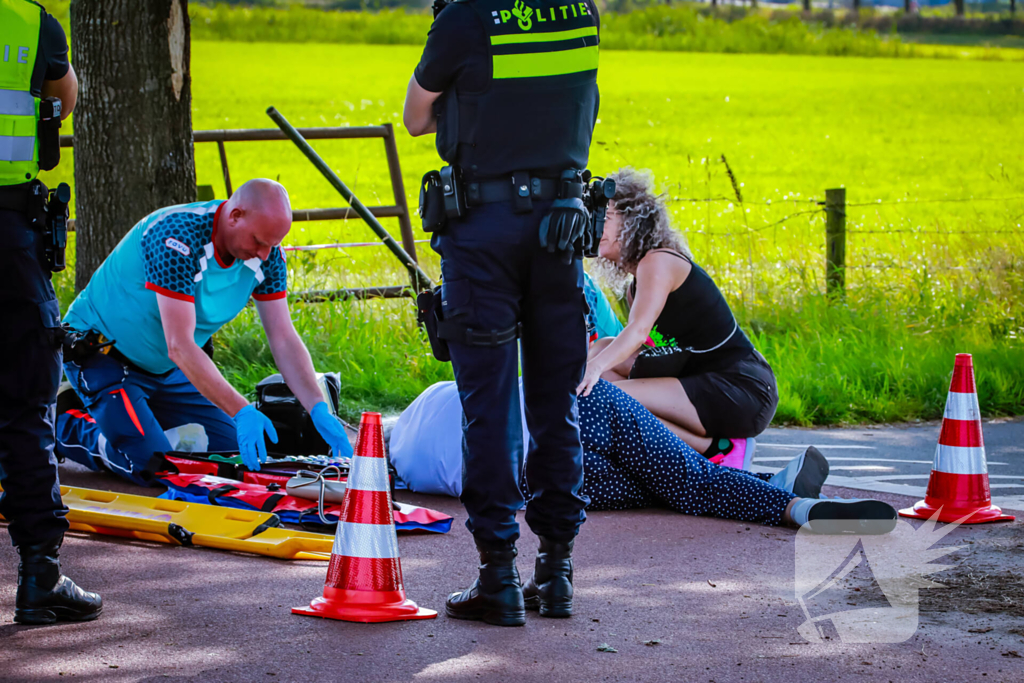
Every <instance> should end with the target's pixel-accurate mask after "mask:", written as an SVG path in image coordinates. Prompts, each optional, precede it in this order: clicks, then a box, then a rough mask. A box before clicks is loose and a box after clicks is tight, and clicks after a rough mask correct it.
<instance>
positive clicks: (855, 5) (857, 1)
mask: <svg viewBox="0 0 1024 683" xmlns="http://www.w3.org/2000/svg"><path fill="white" fill-rule="evenodd" d="M853 11H854V12H860V0H853Z"/></svg>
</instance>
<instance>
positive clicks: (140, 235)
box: [64, 200, 288, 374]
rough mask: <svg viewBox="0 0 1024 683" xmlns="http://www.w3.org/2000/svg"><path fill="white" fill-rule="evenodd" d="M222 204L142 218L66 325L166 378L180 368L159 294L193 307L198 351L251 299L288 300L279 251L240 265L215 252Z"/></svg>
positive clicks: (189, 206)
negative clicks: (171, 354)
mask: <svg viewBox="0 0 1024 683" xmlns="http://www.w3.org/2000/svg"><path fill="white" fill-rule="evenodd" d="M223 203H224V202H223V201H222V200H214V201H210V202H197V203H195V204H181V205H178V206H170V207H167V208H165V209H160V210H159V211H154V212H153V213H151V214H149V215H148V216H146V217H145V218H143V219H142V220H141V221H139V222H138V223H137V224H136V225H135V227H133V228H132V229H131V230H130V231H129V232H128V234H127V235H125V236H124V239H122V240H121V242H120V244H118V245H117V247H116V248H115V249H114V251H113V252H111V254H110V256H108V257H107V259H106V261H104V262H103V264H102V265H101V266H100V268H99V270H97V271H96V272H95V274H93V276H92V280H90V281H89V285H88V286H87V287H86V288H85V289H84V290H83V291H82V293H81V294H79V295H78V297H77V298H76V299H75V301H74V302H73V303H72V304H71V308H69V309H68V312H67V315H66V316H64V321H65V322H67V323H68V324H69V325H71V327H72V328H74V329H75V330H78V331H81V332H85V331H88V330H96V331H98V332H100V333H102V334H103V336H105V337H106V338H107V339H110V340H113V341H114V342H115V347H116V348H117V350H118V351H120V352H121V353H122V354H124V356H125V357H126V358H128V360H130V361H131V362H132V363H134V364H135V365H137V366H139V367H140V368H142V369H143V370H146V371H147V372H152V373H155V374H163V373H165V372H169V371H170V370H173V369H174V367H175V365H174V363H173V362H171V359H170V358H168V357H167V342H166V341H165V339H164V329H163V324H162V322H161V319H160V310H159V308H158V307H157V300H156V295H157V293H160V294H163V295H164V296H169V297H171V298H173V299H180V300H182V301H191V302H193V303H194V304H195V306H196V333H195V341H196V344H198V345H199V346H202V345H203V344H205V343H206V342H207V341H208V340H209V339H210V337H212V336H213V334H214V333H215V332H216V331H217V330H219V329H220V328H221V327H223V326H224V325H226V324H227V323H229V322H231V320H233V319H234V318H235V316H237V315H238V314H239V313H240V312H241V310H242V309H243V308H244V307H245V305H246V303H247V302H248V301H249V298H250V297H251V298H254V299H256V300H259V301H267V300H271V299H281V298H284V297H286V296H287V295H288V292H287V290H288V276H287V268H286V266H285V260H284V252H283V251H282V250H281V248H280V247H274V248H273V249H272V250H271V251H270V256H269V257H268V258H267V260H266V261H261V260H260V259H259V258H253V259H249V260H248V261H238V260H234V259H232V258H231V257H229V256H225V255H224V254H221V253H220V252H218V251H217V250H216V248H215V247H214V246H213V236H214V233H215V231H216V226H217V217H218V216H219V214H220V207H221V206H222V205H223Z"/></svg>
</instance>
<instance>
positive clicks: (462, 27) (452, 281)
mask: <svg viewBox="0 0 1024 683" xmlns="http://www.w3.org/2000/svg"><path fill="white" fill-rule="evenodd" d="M598 28H599V25H598V15H597V9H596V7H595V6H594V4H593V2H592V1H589V0H588V1H586V2H557V1H550V0H525V1H520V0H464V1H463V0H457V1H456V2H455V3H453V4H450V5H448V6H447V7H445V8H444V9H443V10H442V11H441V12H440V14H439V15H438V16H437V17H436V19H435V21H434V25H433V27H432V28H431V31H430V35H429V37H428V39H427V45H426V48H425V50H424V54H423V58H422V60H421V62H420V64H419V66H418V67H417V69H416V72H415V77H416V80H417V82H418V83H419V85H420V86H421V87H422V88H424V89H425V90H428V91H431V92H442V91H443V93H444V94H443V95H442V96H441V97H440V98H439V100H438V102H437V109H436V111H437V114H438V122H437V128H438V133H437V147H438V152H439V153H440V155H441V157H442V158H443V159H444V160H445V161H447V162H448V163H449V164H451V165H452V166H454V167H455V168H456V169H457V170H456V172H455V175H456V177H457V179H459V180H461V181H462V186H463V193H464V196H465V203H466V205H467V208H466V211H465V215H464V216H462V217H449V219H448V224H447V226H446V227H445V228H443V229H442V230H440V231H439V232H438V233H436V234H435V235H434V236H433V238H432V243H431V245H432V247H433V248H434V249H435V250H436V251H437V252H438V253H439V254H440V255H441V257H442V261H441V270H442V276H443V285H442V295H441V298H442V311H443V318H444V322H445V323H446V324H448V325H452V324H455V325H458V326H460V328H461V329H462V330H464V331H465V335H464V336H461V337H460V334H449V336H448V338H447V342H448V347H449V352H450V356H451V360H452V363H453V366H454V370H455V378H456V382H457V384H458V387H459V395H460V398H461V400H462V406H463V410H464V412H465V416H466V422H465V428H464V435H465V441H464V469H463V493H462V502H463V503H464V504H465V506H466V511H467V512H468V514H469V519H468V521H467V523H466V524H467V527H468V528H469V529H470V531H471V532H472V533H473V535H474V538H475V540H476V543H477V547H478V549H479V550H480V553H481V567H480V580H479V582H477V583H475V584H474V585H473V586H472V587H471V588H470V589H469V590H468V591H464V592H462V593H456V594H453V595H452V596H451V597H450V598H449V600H448V604H447V611H448V614H449V616H453V617H457V618H466V619H482V620H484V621H487V622H489V623H496V624H502V625H520V624H522V623H524V621H525V616H524V612H523V605H524V603H523V589H522V587H521V585H520V580H519V575H518V573H517V571H516V569H515V554H516V551H515V541H516V539H517V538H518V537H519V527H518V524H517V523H516V519H515V514H516V511H517V510H519V509H520V508H521V507H522V506H523V504H524V496H523V492H522V488H521V486H520V482H521V479H522V473H523V460H522V458H523V455H522V453H523V431H522V422H521V417H520V401H519V386H518V384H519V382H518V375H519V369H520V365H519V362H520V357H519V354H518V353H517V351H518V350H519V349H517V345H516V343H515V341H516V339H515V337H516V336H517V333H518V334H521V338H520V344H521V354H522V356H521V360H522V381H523V395H524V398H525V402H526V421H527V426H528V428H529V432H530V442H529V448H528V454H527V459H526V476H525V483H526V488H527V489H528V492H529V495H530V500H529V504H528V506H527V510H526V521H527V523H528V524H529V525H530V528H531V529H532V530H533V531H534V532H535V533H536V534H537V535H538V536H540V537H541V554H540V556H539V557H538V564H537V572H536V575H535V579H536V581H531V583H530V584H528V586H527V589H526V607H532V608H538V607H539V608H540V610H541V614H542V615H544V616H569V615H570V614H571V611H572V586H571V578H572V577H571V573H572V566H571V561H570V554H571V550H572V543H573V539H574V538H575V536H576V533H577V531H578V529H579V526H580V525H581V524H582V523H583V520H584V519H585V514H584V508H585V507H586V504H587V500H586V499H585V498H584V497H583V496H582V495H581V493H580V490H581V486H582V482H583V453H582V448H581V445H580V437H579V425H578V422H577V412H576V395H575V389H576V386H577V385H578V384H579V382H580V381H581V379H582V376H583V372H584V369H585V366H586V357H587V340H586V322H585V307H586V303H585V300H584V296H583V269H582V264H581V261H580V260H579V259H575V258H572V255H571V253H570V254H566V253H562V252H555V253H552V252H551V251H549V250H547V249H544V248H542V247H541V245H540V241H539V231H540V226H541V223H542V219H543V218H544V217H545V216H546V215H548V214H549V211H550V210H551V207H552V202H553V200H555V199H556V198H558V197H560V196H563V194H564V192H563V190H564V188H562V187H561V181H560V177H561V176H562V173H563V172H564V171H567V170H570V169H576V170H577V171H581V170H583V169H584V168H585V167H586V163H587V157H588V153H589V147H590V142H591V135H592V133H593V127H594V124H595V122H596V117H597V110H598V90H597V80H596V79H597V49H598V47H597V45H598ZM577 183H578V181H577ZM576 189H577V190H578V189H579V188H578V187H577V188H576ZM571 248H572V247H571V245H570V246H569V249H570V250H571ZM520 326H521V327H520Z"/></svg>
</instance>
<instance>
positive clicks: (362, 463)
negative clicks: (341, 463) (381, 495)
mask: <svg viewBox="0 0 1024 683" xmlns="http://www.w3.org/2000/svg"><path fill="white" fill-rule="evenodd" d="M348 487H349V488H350V489H355V490H357V491H387V490H388V461H387V460H385V459H384V458H366V457H363V456H361V455H356V456H354V457H353V458H352V470H351V471H350V472H349V475H348Z"/></svg>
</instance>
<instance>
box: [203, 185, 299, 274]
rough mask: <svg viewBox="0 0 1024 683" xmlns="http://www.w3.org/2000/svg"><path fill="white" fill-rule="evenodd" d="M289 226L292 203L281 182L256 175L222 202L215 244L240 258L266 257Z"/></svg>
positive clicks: (245, 259) (286, 232)
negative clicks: (256, 176) (222, 206)
mask: <svg viewBox="0 0 1024 683" xmlns="http://www.w3.org/2000/svg"><path fill="white" fill-rule="evenodd" d="M291 227H292V205H291V201H289V199H288V191H287V190H285V189H284V185H282V184H281V183H277V182H274V181H273V180H267V179H266V178H256V179H254V180H250V181H249V182H247V183H245V184H244V185H242V186H241V187H239V188H238V189H237V190H236V191H235V193H234V194H233V195H231V199H229V200H228V201H227V202H225V204H224V208H223V209H222V210H221V216H220V219H219V221H218V224H217V231H218V232H217V237H218V238H219V239H218V240H217V242H218V243H219V244H217V247H218V248H219V249H221V251H226V252H227V253H228V254H230V255H231V256H233V257H235V258H237V259H241V260H243V261H247V260H249V259H251V258H255V257H259V258H260V259H261V260H264V261H265V260H266V259H267V257H268V256H269V255H270V250H271V249H273V248H274V247H276V246H278V245H279V244H281V241H282V240H283V239H284V238H285V236H286V235H287V234H288V231H289V230H290V229H291Z"/></svg>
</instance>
